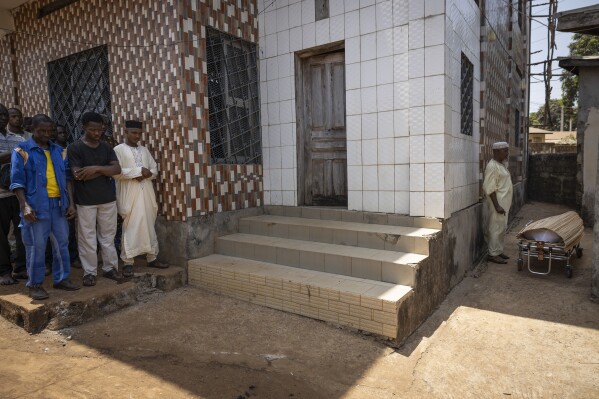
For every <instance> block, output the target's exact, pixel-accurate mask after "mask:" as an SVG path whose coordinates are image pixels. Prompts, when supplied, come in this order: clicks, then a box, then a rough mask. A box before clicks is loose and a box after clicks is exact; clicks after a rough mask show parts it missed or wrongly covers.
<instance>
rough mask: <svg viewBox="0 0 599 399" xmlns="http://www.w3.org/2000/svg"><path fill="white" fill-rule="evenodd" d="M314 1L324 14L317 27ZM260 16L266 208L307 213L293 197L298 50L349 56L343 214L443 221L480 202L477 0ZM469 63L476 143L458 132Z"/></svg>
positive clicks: (334, 6)
mask: <svg viewBox="0 0 599 399" xmlns="http://www.w3.org/2000/svg"><path fill="white" fill-rule="evenodd" d="M319 3H324V6H325V7H326V3H328V17H325V18H321V19H320V20H318V21H317V20H316V7H317V6H318V4H319ZM258 10H259V12H260V15H259V21H258V26H259V32H260V38H259V46H260V57H261V60H260V81H261V86H260V89H261V102H262V107H261V109H262V137H263V140H262V142H263V156H264V190H265V192H264V202H265V204H267V205H268V204H272V205H289V206H295V205H310V204H306V203H305V201H303V199H302V198H303V197H302V196H301V195H300V194H298V187H299V186H300V185H301V182H299V183H300V184H298V176H300V175H301V171H299V170H298V161H297V160H298V155H297V154H298V143H299V141H301V138H299V140H298V134H299V135H301V134H302V131H303V130H302V127H301V126H298V125H299V123H300V122H298V120H299V119H300V118H299V115H297V113H298V109H299V110H301V106H300V107H297V104H296V88H297V87H296V86H297V83H298V82H301V80H300V79H301V78H298V74H297V69H298V68H299V66H300V65H301V60H302V59H303V58H302V54H303V52H306V51H310V54H308V55H307V57H309V56H313V54H318V53H319V52H328V51H331V47H329V45H331V44H336V45H335V47H334V49H335V50H339V51H341V52H343V53H344V67H345V129H346V140H347V145H346V148H347V207H348V209H350V210H363V211H374V212H387V213H398V214H408V215H411V216H429V217H437V218H448V217H450V216H451V214H452V213H453V212H455V211H458V210H460V209H463V208H466V207H468V206H470V205H472V204H474V203H476V202H478V199H479V178H480V175H479V153H480V147H479V146H480V142H481V140H480V129H479V113H480V108H481V107H480V103H479V98H480V96H479V95H478V93H479V92H480V71H481V68H480V54H481V43H480V37H481V32H480V29H481V28H480V26H481V21H480V18H481V13H480V10H479V7H478V5H477V3H476V2H475V1H474V0H426V1H423V0H387V1H376V0H361V1H360V0H346V1H343V0H330V1H328V2H326V1H324V2H322V1H320V2H319V1H316V4H315V0H303V1H300V0H289V1H287V0H276V1H271V0H264V1H261V0H259V1H258ZM315 49H316V50H315ZM463 56H465V57H466V58H467V60H468V61H469V62H470V63H471V64H472V71H473V76H472V81H471V85H472V86H471V90H472V111H471V112H472V113H473V117H472V122H473V123H472V129H471V133H472V134H471V135H467V134H463V133H462V132H461V115H462V114H461V90H462V89H461V85H462V79H461V71H462V62H463V61H462V57H463ZM300 89H301V88H300ZM474 93H477V94H474ZM302 202H304V203H302Z"/></svg>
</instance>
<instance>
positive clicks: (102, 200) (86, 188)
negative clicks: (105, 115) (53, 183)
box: [67, 140, 118, 205]
mask: <svg viewBox="0 0 599 399" xmlns="http://www.w3.org/2000/svg"><path fill="white" fill-rule="evenodd" d="M67 154H68V156H69V165H70V166H71V167H73V166H77V167H80V168H83V167H85V166H106V165H109V164H110V163H111V162H112V161H117V162H118V158H117V157H116V154H115V152H114V150H113V149H112V147H111V146H109V145H108V144H106V143H104V142H100V145H99V146H97V147H96V148H92V147H89V146H88V145H86V144H85V143H84V142H83V141H81V140H77V141H75V142H74V143H73V144H71V145H69V147H68V149H67ZM74 187H75V203H76V204H77V205H101V204H107V203H109V202H113V201H116V194H115V189H114V184H113V182H112V178H110V177H108V176H99V177H96V178H95V179H91V180H85V181H82V180H74Z"/></svg>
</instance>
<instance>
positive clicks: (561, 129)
mask: <svg viewBox="0 0 599 399" xmlns="http://www.w3.org/2000/svg"><path fill="white" fill-rule="evenodd" d="M559 131H560V132H563V131H564V104H562V116H561V119H560V124H559Z"/></svg>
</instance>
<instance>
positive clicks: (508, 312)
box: [0, 204, 599, 399]
mask: <svg viewBox="0 0 599 399" xmlns="http://www.w3.org/2000/svg"><path fill="white" fill-rule="evenodd" d="M564 210H565V208H562V207H559V206H552V205H546V204H527V205H526V206H525V207H524V209H523V210H522V212H521V213H520V215H519V217H518V219H516V221H517V223H518V225H516V226H515V227H513V228H512V230H511V232H510V234H509V235H508V238H507V245H506V248H507V253H508V254H509V255H511V256H512V259H511V260H510V263H509V264H508V265H496V264H489V265H485V264H483V265H481V266H480V267H479V269H477V271H475V272H474V273H473V275H476V276H478V277H473V276H472V275H471V276H468V277H466V278H465V279H464V280H463V282H462V283H461V284H459V285H458V286H457V287H456V288H455V289H454V290H453V291H452V292H451V293H450V294H449V296H448V297H447V299H446V300H445V301H444V302H443V304H442V305H441V306H440V308H439V309H438V310H437V311H436V312H435V313H434V314H433V315H432V316H431V317H430V318H429V319H428V320H427V322H426V323H424V324H423V325H422V326H421V327H420V328H419V329H418V330H417V331H416V332H415V333H414V334H413V335H412V336H411V337H410V338H409V339H408V341H407V342H406V344H405V345H404V346H402V347H401V348H399V349H393V348H390V347H388V346H386V345H384V344H383V343H381V342H380V341H377V340H376V339H374V338H373V337H371V336H365V335H362V334H359V333H356V332H353V331H349V330H347V329H342V328H338V327H335V326H332V325H328V324H325V323H323V322H319V321H315V320H311V319H307V318H304V317H301V316H296V315H292V314H287V313H283V312H279V311H276V310H271V309H267V308H263V307H259V306H255V305H252V304H248V303H244V302H241V301H238V300H235V299H231V298H227V297H223V296H220V295H215V294H212V293H209V292H206V291H202V290H199V289H195V288H191V287H185V288H182V289H179V290H177V291H174V292H171V293H168V294H157V295H155V296H153V297H149V298H148V301H147V302H146V303H143V304H140V305H138V306H134V307H132V308H129V309H126V310H124V311H120V312H118V313H115V314H113V315H111V316H109V317H106V318H103V319H100V320H96V321H94V322H91V323H88V324H86V325H83V326H80V327H76V328H70V329H68V330H63V331H60V332H52V331H45V332H43V333H41V334H38V335H29V334H27V333H26V332H25V331H24V330H22V329H21V328H19V327H16V326H14V325H12V324H10V323H8V322H7V321H5V320H4V319H0V398H6V399H8V398H44V399H46V398H67V397H68V398H211V399H212V398H231V399H236V398H254V397H255V398H311V399H312V398H425V397H438V398H483V397H484V398H499V397H501V398H506V397H511V398H597V397H599V304H597V303H593V302H591V301H590V300H589V293H590V267H591V253H592V252H591V251H592V246H591V242H592V232H591V230H588V231H587V234H586V236H585V238H584V241H583V246H584V248H585V251H586V252H585V255H584V256H583V257H582V258H581V259H578V260H575V261H574V277H573V278H572V279H567V278H566V277H565V273H564V270H563V266H561V264H560V265H559V266H558V267H555V268H554V271H553V272H552V274H551V275H549V276H535V275H532V274H530V273H528V272H527V271H523V272H517V271H516V265H515V259H516V254H517V247H516V245H515V233H516V232H517V231H518V230H519V227H521V226H523V225H524V223H525V222H526V221H528V220H530V219H538V218H541V217H545V216H549V215H552V214H557V213H560V212H562V211H564Z"/></svg>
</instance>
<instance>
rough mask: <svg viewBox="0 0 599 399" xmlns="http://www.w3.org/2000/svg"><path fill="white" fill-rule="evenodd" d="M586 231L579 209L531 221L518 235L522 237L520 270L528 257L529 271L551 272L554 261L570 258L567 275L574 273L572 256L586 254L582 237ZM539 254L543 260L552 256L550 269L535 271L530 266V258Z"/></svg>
mask: <svg viewBox="0 0 599 399" xmlns="http://www.w3.org/2000/svg"><path fill="white" fill-rule="evenodd" d="M583 235H584V225H583V223H582V219H581V218H580V216H578V214H577V213H576V212H572V211H570V212H566V213H563V214H561V215H557V216H551V217H548V218H545V219H541V220H537V221H536V222H532V221H531V222H529V223H528V224H527V225H526V226H525V227H524V228H523V229H522V230H521V231H520V232H519V233H518V235H517V236H516V237H517V238H518V239H519V241H518V248H519V251H518V271H521V270H522V267H523V266H524V258H523V257H525V258H527V264H528V271H529V272H531V273H533V274H540V275H547V274H549V273H551V262H552V261H554V260H565V261H566V276H568V278H571V277H572V264H571V263H570V258H571V257H572V255H574V254H576V257H578V258H580V257H581V256H582V248H581V247H580V241H581V240H582V236H583ZM531 257H536V258H537V260H539V261H543V260H545V258H548V260H549V265H548V267H547V271H546V272H539V271H534V270H532V269H531V267H530V258H531Z"/></svg>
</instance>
